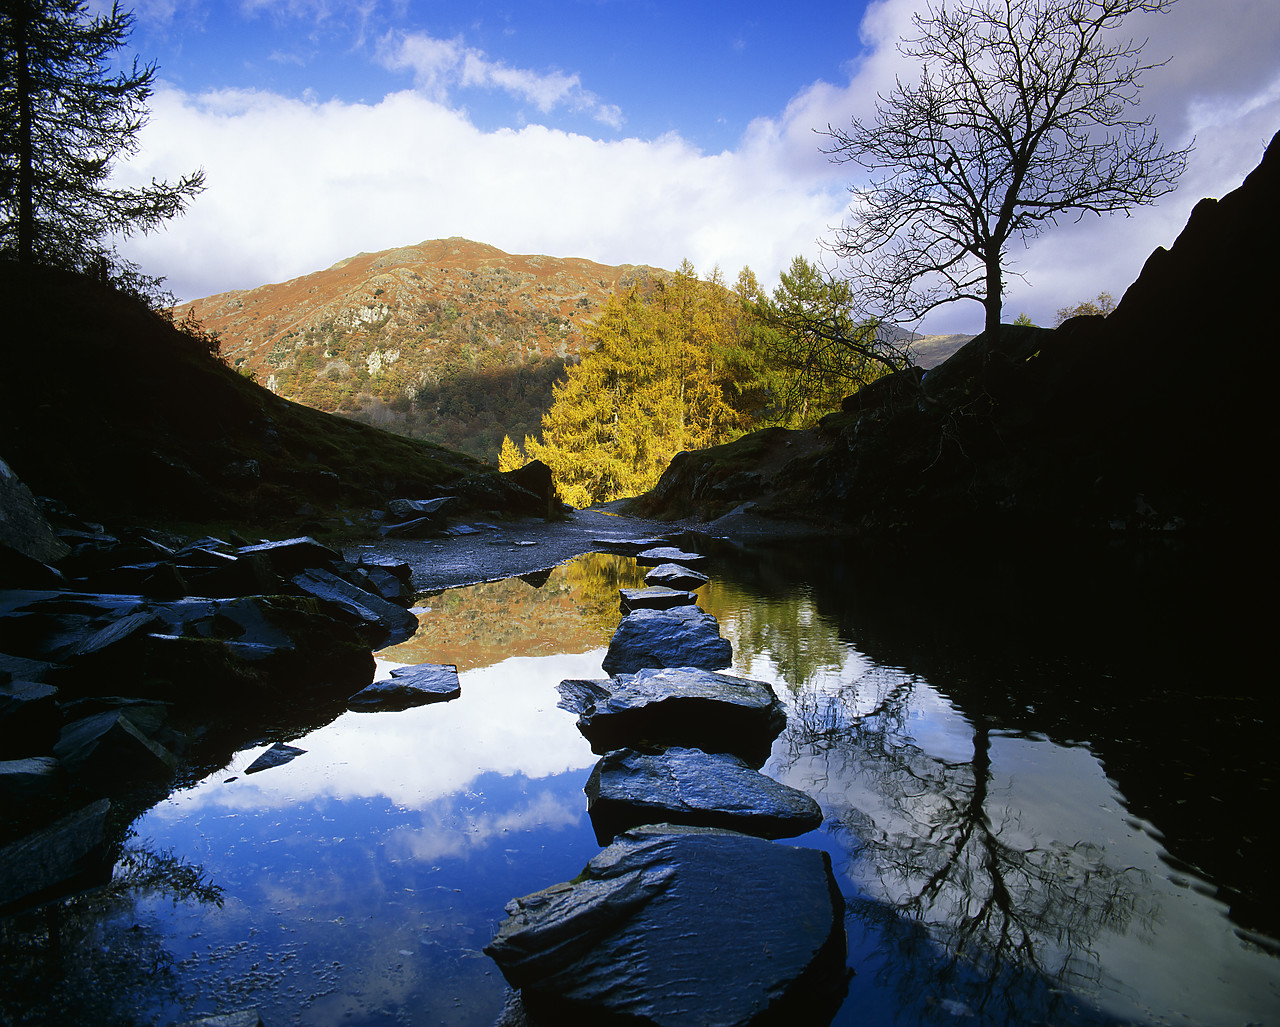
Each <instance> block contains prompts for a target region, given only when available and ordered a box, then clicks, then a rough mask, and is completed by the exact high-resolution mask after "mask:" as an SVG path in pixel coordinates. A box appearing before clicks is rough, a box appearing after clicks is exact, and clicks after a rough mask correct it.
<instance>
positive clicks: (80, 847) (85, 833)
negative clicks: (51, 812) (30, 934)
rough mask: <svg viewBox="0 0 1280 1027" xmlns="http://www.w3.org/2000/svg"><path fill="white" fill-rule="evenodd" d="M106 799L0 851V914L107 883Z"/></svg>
mask: <svg viewBox="0 0 1280 1027" xmlns="http://www.w3.org/2000/svg"><path fill="white" fill-rule="evenodd" d="M110 809H111V803H110V802H109V801H108V800H107V799H99V800H98V801H97V802H95V803H93V804H91V805H89V806H85V807H84V808H83V809H80V810H77V811H76V812H74V813H71V814H69V815H68V816H65V817H63V818H62V819H61V820H58V821H57V822H55V823H53V824H50V825H49V826H48V827H45V828H42V829H41V830H39V831H35V832H33V833H31V834H29V835H27V836H26V837H25V838H22V839H20V840H18V841H16V842H13V843H12V844H10V845H6V846H5V847H4V848H3V849H0V913H2V912H8V911H10V910H13V909H21V908H23V907H26V906H32V905H37V904H39V903H40V902H42V901H47V900H50V899H54V898H58V897H60V896H62V895H67V894H70V893H72V892H75V891H78V890H80V889H82V888H88V887H92V886H95V885H100V884H106V882H107V881H109V880H110V879H111V867H112V863H113V861H112V859H111V857H110V856H109V855H108V852H107V845H106V819H107V812H108V811H109V810H110Z"/></svg>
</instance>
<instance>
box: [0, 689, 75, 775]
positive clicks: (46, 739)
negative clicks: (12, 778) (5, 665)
mask: <svg viewBox="0 0 1280 1027" xmlns="http://www.w3.org/2000/svg"><path fill="white" fill-rule="evenodd" d="M57 695H58V690H57V689H56V688H54V687H53V686H52V685H46V684H41V683H39V682H36V681H9V682H5V683H3V684H0V759H13V758H15V757H18V756H40V755H43V754H44V753H47V752H49V751H50V750H51V749H52V748H53V743H54V742H55V741H56V740H57V737H58V730H59V728H60V727H61V723H62V717H61V714H60V713H59V712H58V704H57Z"/></svg>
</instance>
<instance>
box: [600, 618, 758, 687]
mask: <svg viewBox="0 0 1280 1027" xmlns="http://www.w3.org/2000/svg"><path fill="white" fill-rule="evenodd" d="M732 662H733V645H732V644H731V643H730V642H729V640H728V639H727V638H721V637H720V623H719V621H717V620H716V619H715V617H713V616H712V615H711V614H709V613H705V612H703V611H702V610H700V609H698V608H697V607H696V606H678V607H675V608H673V609H670V610H636V611H635V612H634V613H632V614H630V615H629V616H627V617H624V618H623V619H622V622H621V623H620V624H619V625H618V630H617V631H615V632H614V633H613V638H612V639H611V640H610V641H609V651H608V652H607V653H606V654H605V657H604V663H603V666H604V670H605V673H607V674H631V673H634V672H635V671H638V670H641V669H643V668H645V667H700V668H702V669H704V670H720V669H722V668H724V667H727V666H729V665H730V664H731V663H732Z"/></svg>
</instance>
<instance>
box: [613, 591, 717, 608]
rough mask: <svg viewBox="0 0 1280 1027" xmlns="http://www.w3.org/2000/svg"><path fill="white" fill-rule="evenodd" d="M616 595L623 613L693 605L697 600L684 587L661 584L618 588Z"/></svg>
mask: <svg viewBox="0 0 1280 1027" xmlns="http://www.w3.org/2000/svg"><path fill="white" fill-rule="evenodd" d="M618 597H619V599H620V600H621V604H622V612H623V613H631V612H632V611H634V610H670V609H672V608H673V607H676V606H693V605H694V604H695V603H696V602H697V601H698V597H697V596H696V595H694V594H693V593H692V592H690V591H688V590H686V589H679V588H666V587H664V586H662V585H655V586H654V587H652V588H620V589H618Z"/></svg>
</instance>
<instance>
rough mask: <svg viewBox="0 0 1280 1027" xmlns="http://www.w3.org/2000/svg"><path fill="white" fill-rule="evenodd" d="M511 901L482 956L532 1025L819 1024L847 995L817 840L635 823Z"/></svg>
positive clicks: (838, 932)
mask: <svg viewBox="0 0 1280 1027" xmlns="http://www.w3.org/2000/svg"><path fill="white" fill-rule="evenodd" d="M506 910H507V915H508V918H507V920H506V921H505V922H504V923H503V924H502V926H501V927H500V928H499V929H498V933H497V934H496V935H495V937H494V938H493V940H492V941H491V942H490V943H489V944H488V945H487V946H486V947H485V952H486V953H488V954H489V955H490V956H491V957H492V958H493V960H494V961H495V962H496V963H497V964H498V967H499V969H501V971H502V974H503V976H504V977H506V979H507V981H508V982H509V983H510V984H511V985H512V986H513V987H517V988H520V989H521V993H522V998H523V1002H524V1006H525V1009H526V1010H527V1011H528V1013H529V1014H530V1017H531V1019H532V1020H533V1022H534V1023H539V1024H544V1023H545V1024H550V1023H564V1022H569V1021H570V1020H571V1019H572V1020H573V1021H576V1022H580V1023H581V1022H593V1023H600V1022H611V1020H612V1018H618V1019H619V1020H625V1021H626V1022H628V1023H631V1022H636V1023H648V1024H657V1025H662V1027H674V1025H689V1027H729V1025H745V1024H750V1023H753V1022H756V1021H758V1020H759V1019H760V1018H761V1017H762V1016H763V1015H764V1014H765V1013H766V1012H767V1013H768V1014H769V1015H770V1017H771V1018H781V1017H783V1016H785V1017H786V1022H791V1023H826V1022H828V1021H829V1019H830V1017H831V1016H832V1015H833V1014H834V1012H835V1009H836V1008H837V1006H838V1003H839V1002H840V1000H841V998H842V997H843V994H844V990H845V985H846V972H845V969H844V956H845V939H844V929H843V923H844V902H843V900H842V899H841V897H840V891H839V889H838V888H837V887H836V882H835V878H834V877H833V875H832V873H831V860H830V858H829V857H828V856H827V854H826V853H825V852H822V851H820V850H817V849H805V848H794V847H791V846H786V845H778V844H776V843H774V842H768V841H764V840H762V839H759V838H753V837H750V836H748V835H743V834H737V833H735V832H732V831H721V830H716V829H711V828H697V827H676V826H673V825H669V824H667V825H661V826H655V827H643V828H637V829H636V830H634V831H629V832H627V833H626V834H624V835H623V836H622V837H620V838H619V839H618V840H617V841H616V842H614V843H613V844H612V845H610V846H609V847H608V848H606V849H605V850H604V851H603V852H601V853H600V854H599V855H598V856H596V857H595V858H594V859H593V860H591V862H590V863H588V864H587V866H586V868H585V870H584V871H583V873H582V874H581V875H580V876H579V877H578V878H577V879H576V880H574V881H573V882H568V883H564V884H557V885H553V886H551V887H550V888H545V889H543V890H542V891H539V892H535V893H534V894H532V895H526V896H524V897H523V898H518V899H513V900H512V901H511V902H509V903H508V904H507V907H506ZM779 1022H782V1021H781V1020H779Z"/></svg>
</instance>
